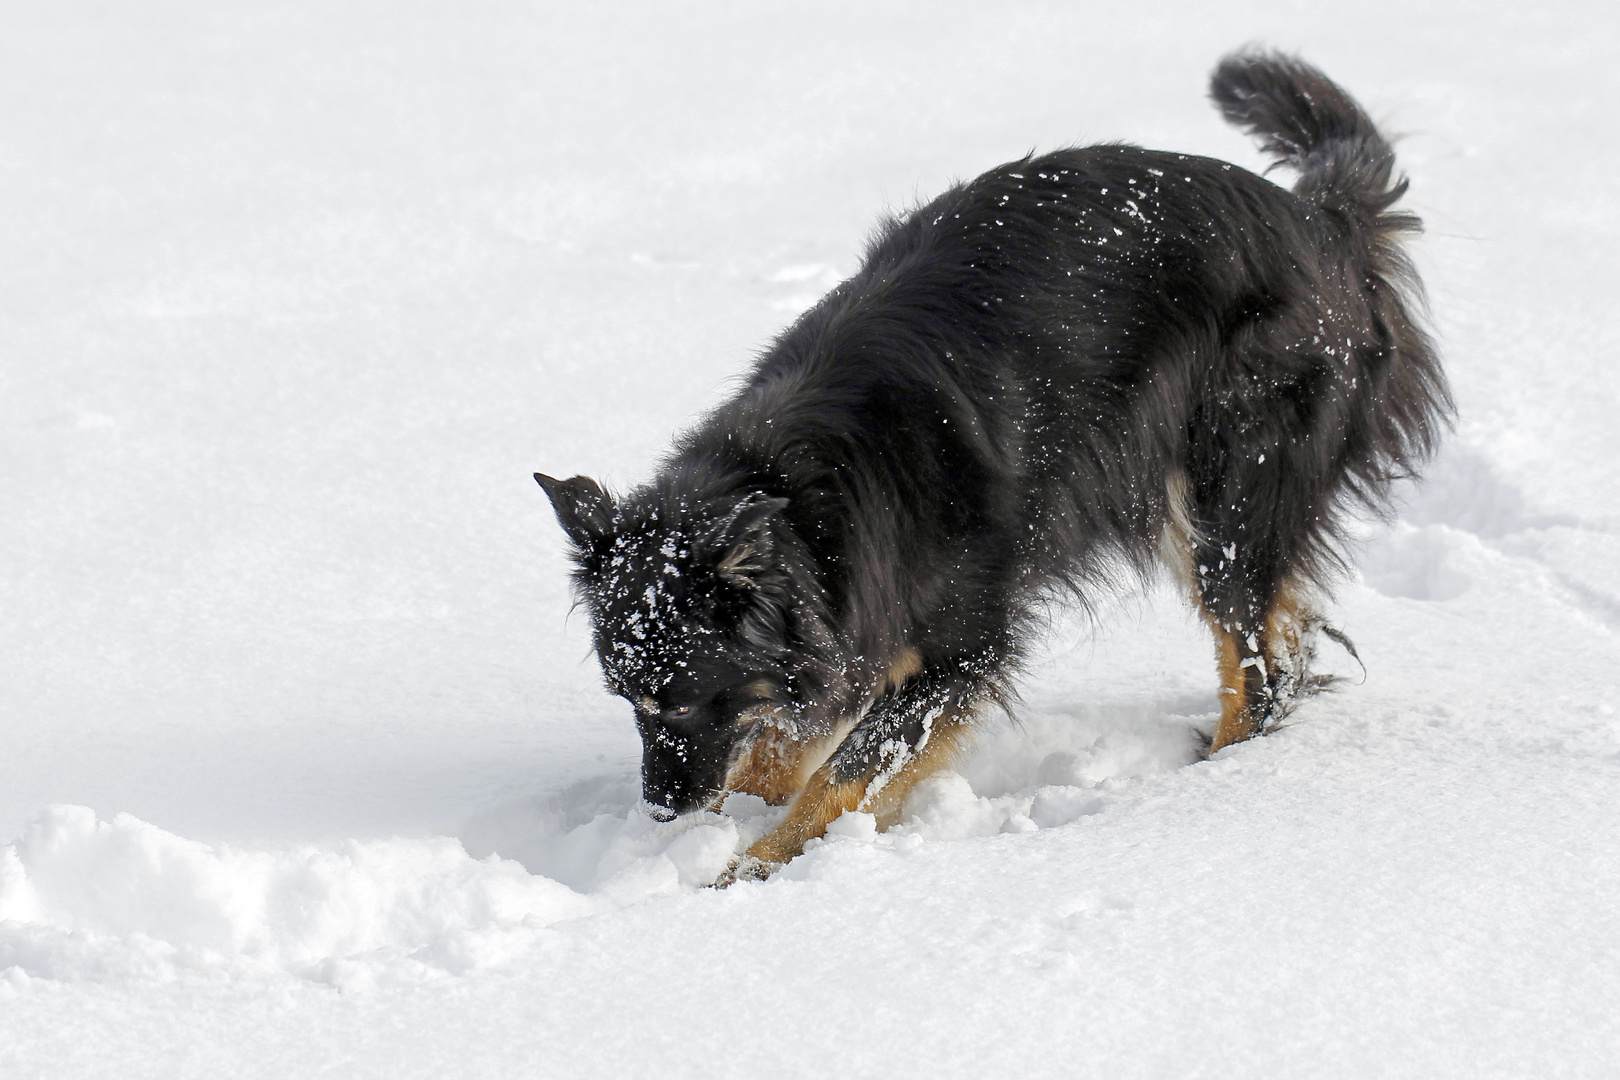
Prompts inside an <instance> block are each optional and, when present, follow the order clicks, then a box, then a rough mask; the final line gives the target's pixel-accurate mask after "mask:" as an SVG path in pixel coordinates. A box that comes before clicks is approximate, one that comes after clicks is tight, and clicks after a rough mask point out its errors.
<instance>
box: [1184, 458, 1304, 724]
mask: <svg viewBox="0 0 1620 1080" xmlns="http://www.w3.org/2000/svg"><path fill="white" fill-rule="evenodd" d="M1168 494H1169V505H1170V520H1169V522H1168V523H1167V526H1166V529H1165V539H1164V549H1163V553H1164V557H1165V561H1166V562H1168V563H1169V564H1170V565H1171V567H1172V568H1174V569H1175V570H1176V572H1177V576H1178V577H1180V578H1181V579H1182V580H1183V582H1184V583H1185V584H1186V585H1187V587H1188V590H1189V592H1190V594H1191V599H1192V602H1193V605H1194V606H1195V607H1196V608H1197V609H1198V611H1199V613H1200V614H1201V615H1202V616H1203V618H1204V621H1205V623H1206V624H1208V626H1209V628H1210V631H1211V633H1213V635H1214V637H1215V658H1216V668H1217V670H1218V672H1219V676H1220V681H1221V687H1220V696H1221V715H1220V721H1219V723H1218V724H1217V725H1216V728H1215V731H1214V733H1213V735H1212V736H1211V739H1210V748H1209V749H1210V753H1214V752H1215V751H1217V750H1220V749H1221V748H1223V747H1226V746H1230V745H1231V744H1233V743H1236V742H1242V741H1243V740H1245V739H1249V738H1252V737H1253V736H1255V735H1258V734H1260V733H1262V732H1264V731H1267V730H1269V729H1270V728H1271V727H1272V726H1273V725H1275V724H1276V723H1277V722H1278V721H1279V720H1281V719H1282V717H1283V716H1285V715H1286V714H1287V713H1288V711H1289V710H1290V709H1291V708H1292V707H1293V705H1294V703H1295V701H1296V699H1297V698H1298V697H1299V696H1300V695H1302V694H1306V693H1309V692H1311V691H1314V690H1316V689H1319V688H1320V687H1321V686H1322V685H1324V683H1325V680H1323V679H1321V678H1319V677H1316V676H1312V675H1311V674H1310V662H1311V659H1312V656H1313V655H1314V646H1315V637H1316V632H1317V630H1318V629H1319V628H1320V627H1321V626H1322V619H1321V617H1320V615H1319V614H1318V613H1317V601H1316V595H1315V590H1314V589H1313V588H1312V587H1311V585H1310V583H1309V582H1308V580H1307V579H1306V577H1305V575H1304V574H1302V573H1300V572H1299V570H1298V568H1297V566H1295V565H1293V563H1292V561H1291V560H1290V559H1289V557H1288V556H1289V553H1290V550H1291V547H1292V548H1297V546H1298V541H1297V537H1296V536H1294V535H1292V534H1291V533H1290V531H1289V530H1288V529H1287V527H1286V526H1287V522H1286V521H1285V520H1278V518H1279V515H1275V514H1272V515H1267V514H1256V513H1253V512H1252V500H1241V499H1240V500H1233V501H1225V502H1224V503H1223V504H1221V505H1216V506H1211V505H1209V502H1210V500H1208V499H1205V500H1199V499H1198V498H1197V497H1196V495H1195V494H1194V492H1193V491H1192V489H1191V488H1190V485H1189V484H1188V483H1187V481H1186V479H1185V477H1183V476H1182V475H1181V474H1179V473H1178V474H1175V475H1173V476H1172V478H1171V480H1170V483H1169V493H1168ZM1223 498H1226V499H1229V498H1230V497H1229V496H1223ZM1245 505H1249V506H1250V507H1251V512H1250V513H1249V514H1246V515H1245V514H1242V513H1241V512H1239V513H1234V511H1239V510H1240V508H1242V507H1244V506H1245ZM1290 540H1293V541H1294V543H1293V544H1292V545H1291V544H1290Z"/></svg>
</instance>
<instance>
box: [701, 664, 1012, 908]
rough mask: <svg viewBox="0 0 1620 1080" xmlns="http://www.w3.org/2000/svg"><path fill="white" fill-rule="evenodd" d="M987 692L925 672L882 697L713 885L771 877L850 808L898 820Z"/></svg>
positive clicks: (944, 760)
mask: <svg viewBox="0 0 1620 1080" xmlns="http://www.w3.org/2000/svg"><path fill="white" fill-rule="evenodd" d="M984 696H985V693H984V688H983V687H982V686H980V685H978V684H976V683H975V682H971V681H967V680H963V679H961V678H938V677H932V676H930V675H928V674H923V675H920V676H918V677H917V678H914V679H912V680H911V681H910V682H908V683H906V684H905V685H904V686H902V687H901V688H900V689H899V690H896V691H894V692H893V693H891V694H889V695H887V696H885V697H883V698H880V699H879V700H878V701H877V702H875V703H874V704H873V705H872V707H871V708H870V709H869V710H867V713H866V715H865V716H863V717H862V718H861V722H860V723H859V724H857V725H855V727H854V729H853V730H851V731H850V733H849V735H847V736H846V737H845V738H844V741H843V742H841V743H840V744H839V745H838V748H837V749H836V750H834V751H833V753H832V756H831V757H829V758H828V759H827V761H826V763H825V764H823V765H822V766H821V767H820V768H818V769H817V770H816V771H815V772H814V773H812V774H811V776H810V779H809V781H808V782H807V783H806V784H805V786H804V790H803V791H801V792H800V793H799V795H798V797H797V798H796V799H794V800H793V805H792V806H791V807H789V808H788V813H787V817H785V818H783V819H782V821H781V823H780V824H779V825H777V826H776V828H775V829H773V830H771V831H770V832H769V833H768V834H766V835H765V836H764V837H761V838H760V839H759V840H758V841H757V842H756V843H755V844H754V845H753V846H752V847H750V848H749V849H748V852H747V853H746V854H745V855H742V856H740V857H739V858H738V859H737V860H736V861H735V862H734V863H733V864H732V865H731V867H730V868H728V869H727V870H726V872H725V873H724V874H723V875H721V877H720V880H719V881H717V882H716V883H715V884H717V885H720V886H725V885H729V884H731V883H732V882H733V881H735V880H736V879H738V878H745V877H746V878H763V877H767V876H769V875H770V874H771V873H772V872H773V871H775V870H776V869H777V868H778V867H780V866H781V865H782V864H783V863H786V862H787V861H788V860H790V859H792V858H793V857H794V856H796V855H798V854H799V853H800V852H802V851H803V850H804V845H805V844H806V843H808V842H809V841H811V840H813V839H815V838H816V837H818V836H821V835H822V834H823V833H825V832H826V831H827V826H828V825H830V824H831V823H832V822H834V821H836V820H837V819H838V817H839V815H841V814H843V813H844V812H845V811H847V810H858V811H862V812H865V813H869V814H873V815H874V816H876V818H877V821H878V827H879V828H882V829H886V828H888V827H889V826H890V825H892V824H894V823H895V822H896V821H897V820H899V817H900V811H901V809H902V807H903V806H904V805H905V801H906V796H907V795H908V794H910V792H911V789H912V788H913V787H915V786H916V784H917V781H919V780H922V779H924V778H926V777H928V776H931V775H932V774H934V773H936V772H938V771H939V770H940V769H942V768H945V767H947V766H948V765H949V764H950V763H951V761H952V760H953V758H954V757H955V755H956V752H957V751H958V750H959V749H960V747H961V744H962V739H963V736H964V735H965V734H966V733H967V731H968V729H969V726H970V724H971V722H972V719H973V714H974V710H975V708H976V707H977V705H978V704H979V703H980V702H981V701H982V700H983V698H984Z"/></svg>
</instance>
